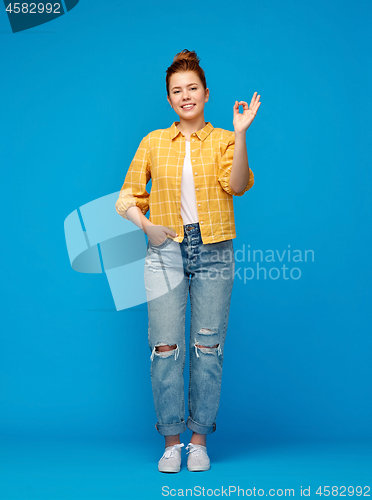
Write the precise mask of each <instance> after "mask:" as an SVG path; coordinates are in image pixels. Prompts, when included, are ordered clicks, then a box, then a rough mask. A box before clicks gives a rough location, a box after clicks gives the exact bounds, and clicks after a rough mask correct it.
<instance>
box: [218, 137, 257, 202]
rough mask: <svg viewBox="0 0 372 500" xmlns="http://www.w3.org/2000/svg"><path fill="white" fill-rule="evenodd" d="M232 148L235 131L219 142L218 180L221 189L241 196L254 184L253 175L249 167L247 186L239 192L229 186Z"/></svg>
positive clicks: (232, 155) (232, 156)
mask: <svg viewBox="0 0 372 500" xmlns="http://www.w3.org/2000/svg"><path fill="white" fill-rule="evenodd" d="M234 148H235V133H234V132H229V135H227V136H226V139H225V140H224V141H223V142H221V143H220V153H221V157H220V169H219V175H218V182H219V183H220V185H221V187H222V189H223V190H224V191H226V192H227V193H228V194H231V195H232V196H243V194H244V193H245V192H247V191H248V190H249V189H251V187H252V186H253V184H254V175H253V172H252V170H251V169H249V181H248V184H247V186H246V187H245V188H244V190H243V191H241V192H240V193H237V192H235V191H234V190H233V189H231V187H230V175H231V169H232V163H233V158H234Z"/></svg>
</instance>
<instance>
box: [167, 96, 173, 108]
mask: <svg viewBox="0 0 372 500" xmlns="http://www.w3.org/2000/svg"><path fill="white" fill-rule="evenodd" d="M167 100H168V102H169V104H170V105H171V107H172V108H173V106H172V103H171V100H170V99H169V95H167Z"/></svg>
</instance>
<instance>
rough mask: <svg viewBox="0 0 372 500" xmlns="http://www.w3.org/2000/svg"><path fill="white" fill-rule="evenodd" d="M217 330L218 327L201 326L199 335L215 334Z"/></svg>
mask: <svg viewBox="0 0 372 500" xmlns="http://www.w3.org/2000/svg"><path fill="white" fill-rule="evenodd" d="M217 332H218V328H212V329H210V328H201V329H200V330H199V332H198V333H199V335H215V334H216V333H217Z"/></svg>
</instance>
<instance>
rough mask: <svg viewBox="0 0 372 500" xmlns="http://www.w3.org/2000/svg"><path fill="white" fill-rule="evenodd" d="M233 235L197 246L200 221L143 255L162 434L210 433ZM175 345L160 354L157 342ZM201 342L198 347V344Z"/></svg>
mask: <svg viewBox="0 0 372 500" xmlns="http://www.w3.org/2000/svg"><path fill="white" fill-rule="evenodd" d="M234 269H235V259H234V249H233V242H232V240H231V239H230V240H226V241H221V242H218V243H209V244H206V245H205V244H203V242H202V239H201V234H200V227H199V223H198V222H196V223H193V224H187V225H185V226H184V239H183V241H182V243H178V242H176V241H174V240H172V239H171V238H167V239H166V240H165V241H164V242H162V243H160V245H154V244H153V243H151V242H150V241H149V242H148V245H147V256H146V259H145V287H146V293H147V306H148V316H149V325H148V341H149V346H150V350H151V358H150V359H151V383H152V391H153V396H154V404H155V412H156V416H157V419H158V422H157V424H156V425H155V427H156V429H157V430H158V431H159V433H160V434H161V435H163V436H172V435H177V434H180V433H181V432H184V431H185V430H186V425H187V427H188V428H189V429H190V430H192V431H194V432H197V433H199V434H211V433H212V432H214V431H215V430H216V422H215V421H216V417H217V412H218V407H219V402H220V392H221V378H222V362H223V353H224V344H225V337H226V331H227V324H228V319H229V311H230V300H231V292H232V287H233V282H234ZM189 292H190V305H191V327H190V344H189V345H190V349H189V350H190V379H189V392H188V396H189V398H188V407H189V417H188V419H187V422H186V424H185V419H184V416H185V402H184V384H183V370H184V366H185V352H186V346H185V316H186V305H187V299H188V294H189ZM163 345H168V346H174V345H176V347H175V348H172V349H171V350H168V351H159V350H157V349H156V348H157V346H163ZM199 346H203V347H199Z"/></svg>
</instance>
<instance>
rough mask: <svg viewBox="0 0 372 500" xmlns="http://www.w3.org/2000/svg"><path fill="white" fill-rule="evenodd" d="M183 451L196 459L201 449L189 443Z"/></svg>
mask: <svg viewBox="0 0 372 500" xmlns="http://www.w3.org/2000/svg"><path fill="white" fill-rule="evenodd" d="M185 450H189V451H188V452H187V454H189V453H193V454H194V455H195V456H196V457H198V456H199V455H200V453H201V451H202V449H201V448H200V445H197V444H193V443H189V444H188V445H187V446H186V448H185Z"/></svg>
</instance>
